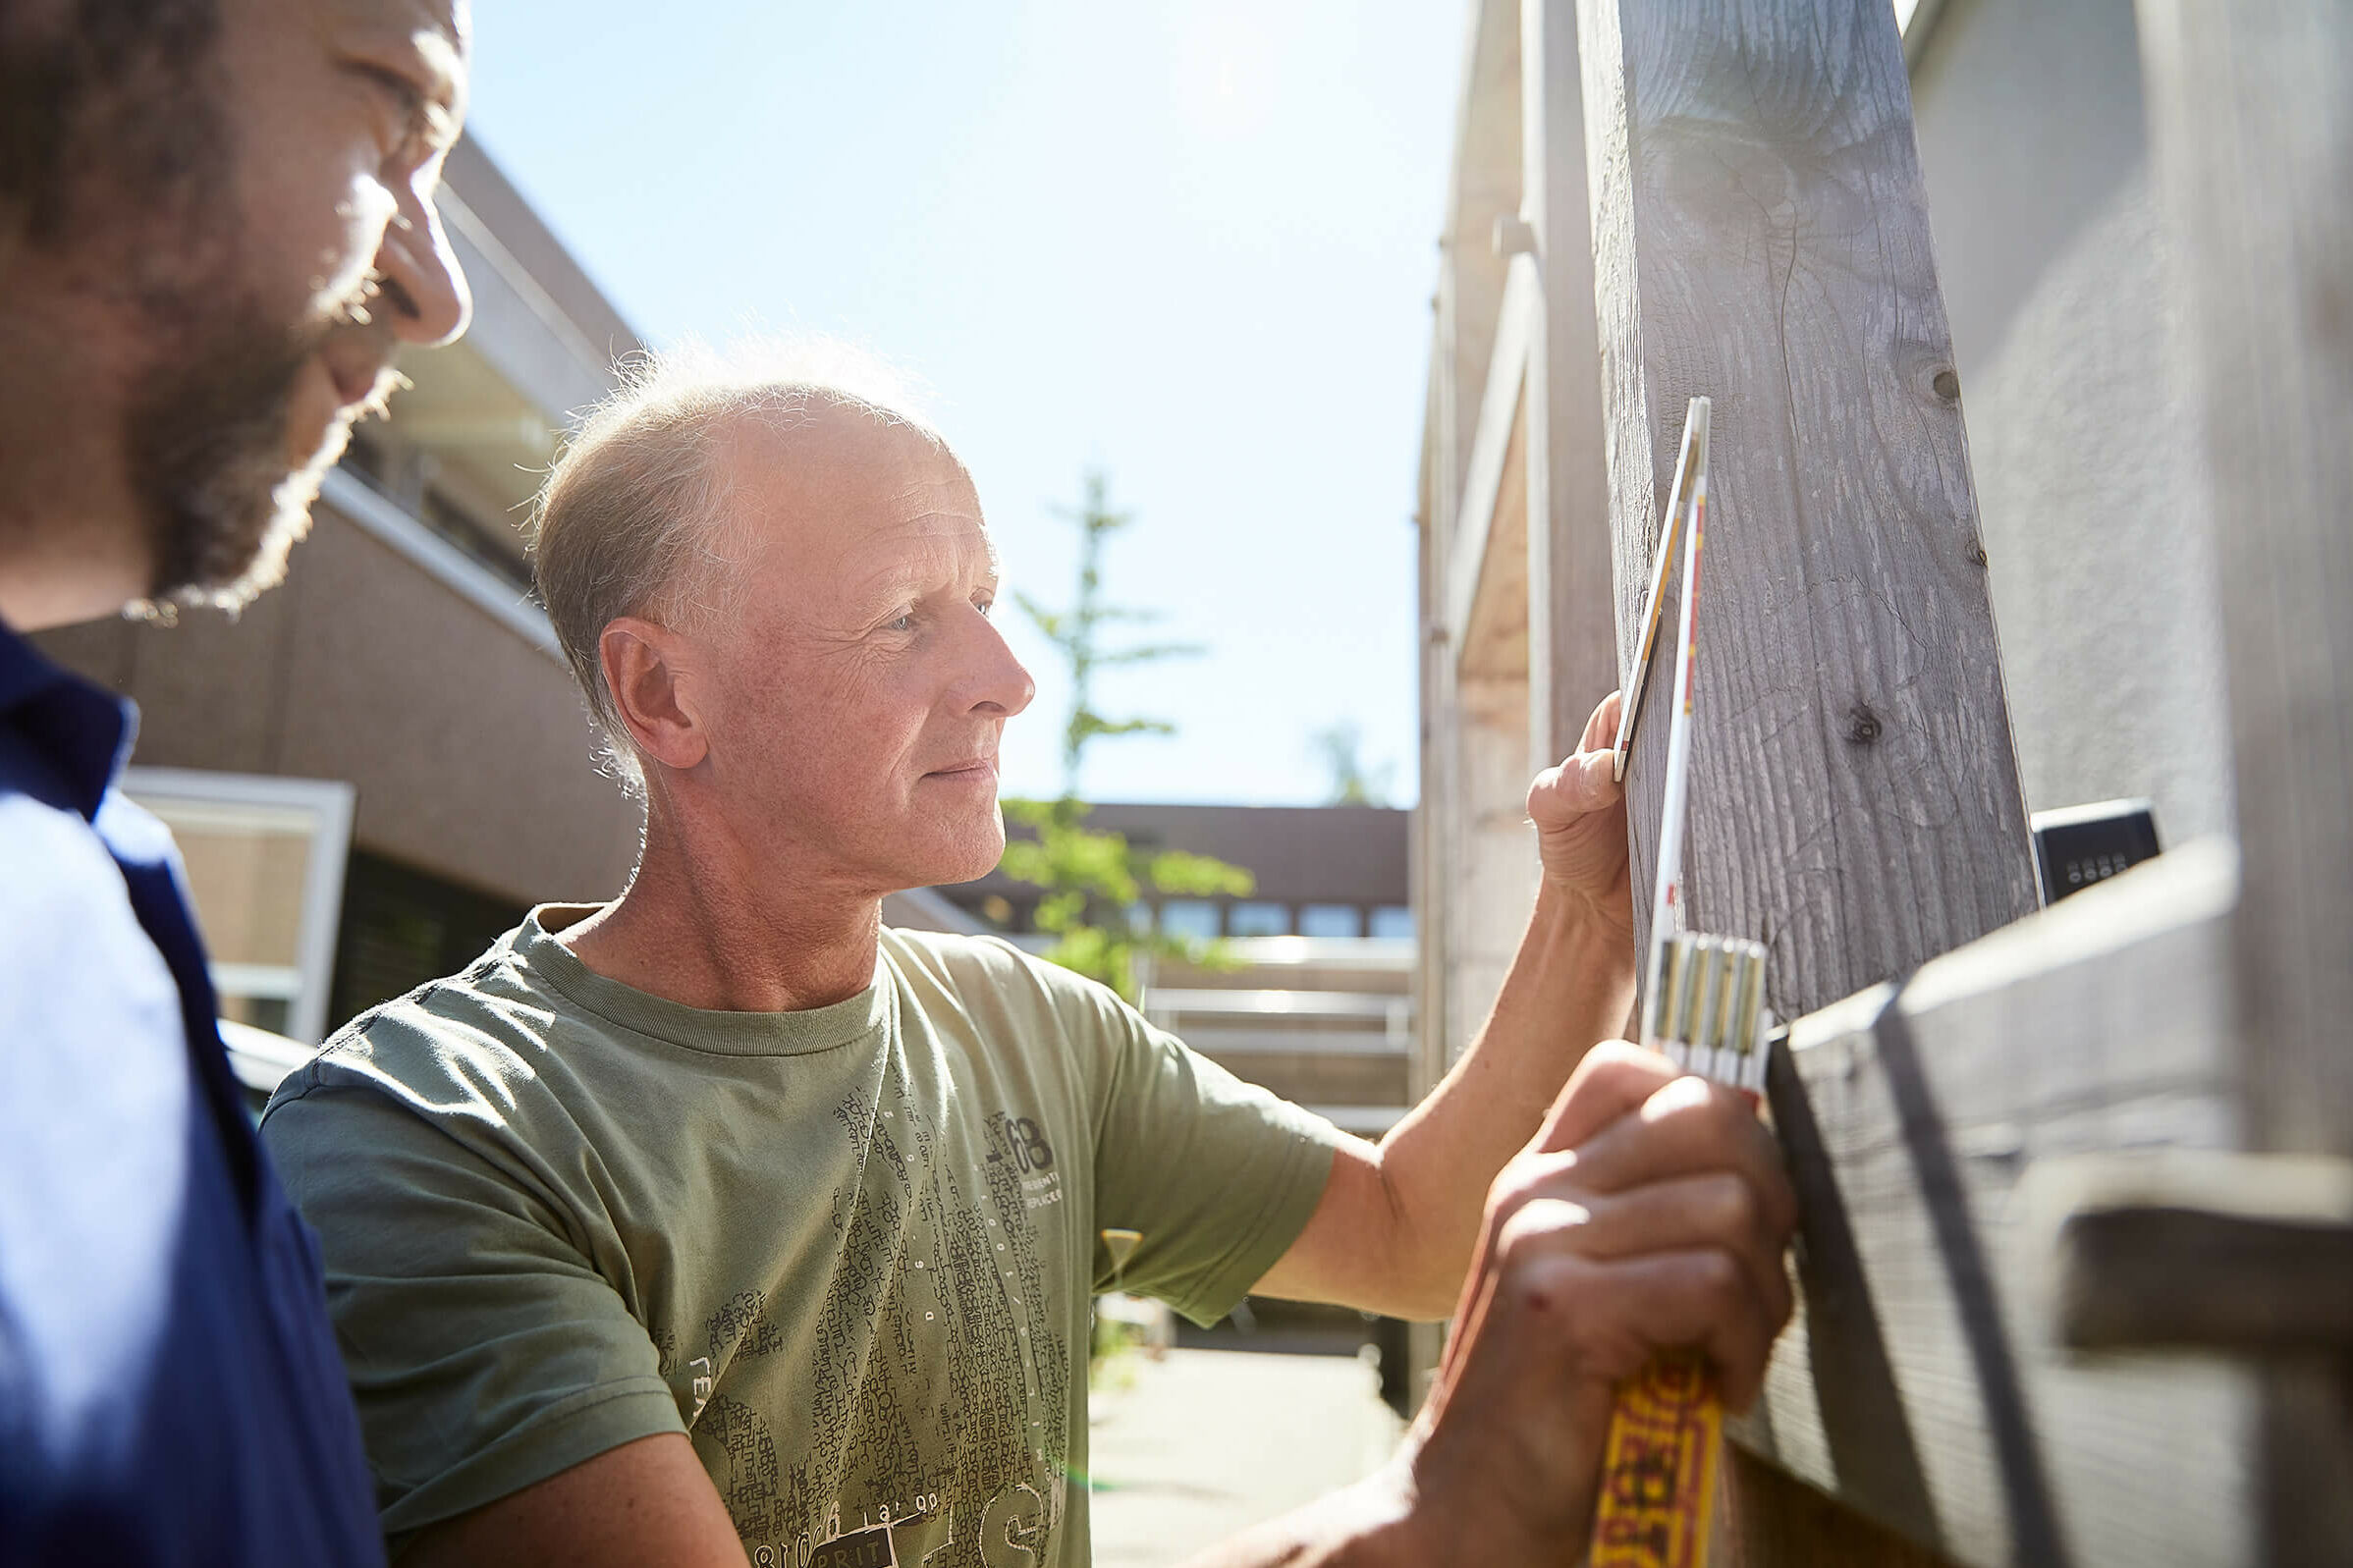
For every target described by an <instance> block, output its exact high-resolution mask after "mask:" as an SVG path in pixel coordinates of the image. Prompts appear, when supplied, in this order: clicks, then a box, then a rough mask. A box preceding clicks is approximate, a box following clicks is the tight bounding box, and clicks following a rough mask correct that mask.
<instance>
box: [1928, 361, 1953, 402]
mask: <svg viewBox="0 0 2353 1568" xmlns="http://www.w3.org/2000/svg"><path fill="white" fill-rule="evenodd" d="M1929 385H1930V386H1931V387H1933V388H1935V389H1936V393H1937V396H1938V397H1940V398H1943V400H1944V401H1945V402H1946V403H1958V402H1960V401H1961V378H1960V377H1959V376H1957V375H1954V374H1953V373H1952V371H1951V370H1950V369H1944V370H1940V371H1938V372H1937V375H1936V379H1935V380H1933V381H1931V382H1930V383H1929Z"/></svg>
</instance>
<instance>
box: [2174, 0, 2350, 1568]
mask: <svg viewBox="0 0 2353 1568" xmlns="http://www.w3.org/2000/svg"><path fill="white" fill-rule="evenodd" d="M2140 20H2141V34H2142V40H2143V45H2142V47H2143V60H2144V65H2145V71H2146V76H2147V79H2148V98H2149V105H2150V128H2151V140H2152V145H2153V153H2154V164H2155V168H2156V172H2157V184H2158V188H2159V189H2160V191H2161V200H2162V201H2163V203H2164V206H2165V209H2166V217H2167V220H2168V222H2169V223H2170V225H2171V227H2172V229H2173V232H2174V235H2175V236H2176V241H2177V245H2178V249H2179V254H2180V256H2181V267H2180V276H2181V279H2182V281H2183V285H2184V287H2185V289H2186V294H2187V298H2186V301H2185V302H2186V305H2187V310H2186V316H2187V320H2188V326H2189V337H2190V342H2191V344H2192V363H2191V366H2190V371H2191V376H2192V380H2193V384H2194V386H2195V388H2196V391H2197V394H2198V397H2199V401H2200V402H2201V404H2202V405H2203V419H2204V422H2205V426H2206V439H2207V457H2208V460H2209V463H2210V464H2211V467H2212V471H2213V474H2214V482H2215V498H2214V505H2215V511H2214V515H2215V517H2216V522H2217V525H2218V528H2219V534H2218V539H2217V543H2218V545H2219V550H2218V552H2217V553H2218V555H2219V557H2220V560H2221V564H2222V571H2221V577H2222V625H2223V643H2224V655H2225V660H2226V663H2227V666H2228V677H2229V683H2228V689H2229V693H2230V706H2231V753H2232V760H2233V763H2234V765H2235V769H2236V776H2237V790H2238V822H2239V837H2240V842H2241V846H2242V850H2243V853H2244V855H2245V862H2246V898H2245V903H2244V905H2243V908H2242V910H2241V919H2240V924H2239V930H2238V935H2237V972H2238V977H2239V983H2240V994H2241V1005H2242V1009H2243V1011H2242V1018H2241V1022H2242V1024H2243V1027H2244V1029H2245V1036H2244V1039H2245V1047H2244V1050H2245V1060H2244V1067H2245V1074H2246V1085H2247V1094H2248V1106H2249V1129H2248V1130H2249V1134H2250V1141H2251V1146H2252V1147H2254V1148H2257V1149H2262V1150H2271V1151H2287V1152H2294V1153H2305V1154H2335V1155H2344V1154H2348V1153H2353V1115H2349V1114H2348V1109H2347V1108H2348V1107H2353V1043H2349V1042H2353V1024H2349V1020H2353V527H2348V526H2347V522H2346V515H2345V513H2346V507H2347V504H2348V498H2353V439H2348V432H2353V90H2349V89H2348V86H2347V83H2348V82H2353V8H2348V7H2347V6H2345V5H2343V4H2317V5H2316V4H2313V3H2311V0H2233V3H2232V4H2230V5H2227V6H2217V5H2211V4H2199V3H2192V0H2142V4H2141V7H2140ZM2267 1389H2268V1395H2269V1399H2268V1404H2269V1414H2268V1416H2267V1419H2266V1430H2265V1433H2264V1450H2265V1476H2266V1486H2267V1488H2268V1495H2269V1502H2268V1504H2267V1516H2268V1536H2267V1540H2266V1548H2267V1550H2268V1551H2270V1552H2271V1554H2272V1556H2273V1558H2274V1560H2277V1561H2282V1562H2287V1561H2301V1562H2314V1563H2319V1562H2332V1563H2341V1562H2347V1561H2353V1368H2349V1364H2348V1363H2347V1361H2345V1360H2344V1359H2341V1358H2339V1359H2336V1360H2334V1361H2328V1360H2320V1361H2314V1362H2312V1363H2310V1364H2307V1365H2303V1366H2294V1367H2290V1366H2275V1367H2273V1368H2272V1369H2271V1373H2270V1375H2269V1379H2268V1383H2267Z"/></svg>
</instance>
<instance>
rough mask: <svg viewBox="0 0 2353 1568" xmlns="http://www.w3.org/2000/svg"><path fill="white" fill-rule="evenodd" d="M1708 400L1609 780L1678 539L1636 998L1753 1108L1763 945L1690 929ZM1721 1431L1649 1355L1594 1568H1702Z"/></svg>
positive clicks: (1616, 1445) (1718, 1414)
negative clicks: (1679, 560)
mask: <svg viewBox="0 0 2353 1568" xmlns="http://www.w3.org/2000/svg"><path fill="white" fill-rule="evenodd" d="M1708 413H1709V403H1708V400H1707V399H1705V398H1694V399H1692V400H1691V407H1690V411H1689V412H1688V413H1687V414H1686V415H1685V416H1684V423H1683V446H1682V451H1681V452H1680V454H1678V455H1677V457H1676V459H1675V472H1674V483H1673V484H1672V485H1671V486H1670V487H1669V491H1668V496H1667V516H1666V521H1665V527H1664V529H1663V533H1662V537H1661V538H1660V541H1659V558H1658V561H1657V563H1656V564H1655V565H1654V566H1653V567H1652V568H1651V586H1650V596H1649V600H1648V602H1647V603H1646V604H1645V606H1644V608H1643V613H1642V643H1641V647H1640V649H1639V651H1638V652H1637V654H1636V655H1635V664H1634V677H1633V679H1632V680H1631V681H1630V682H1628V684H1627V687H1626V694H1625V698H1624V700H1623V702H1622V703H1621V705H1620V706H1621V711H1620V714H1619V717H1618V726H1617V745H1616V756H1615V760H1614V769H1615V772H1616V774H1617V777H1619V778H1620V779H1623V778H1624V777H1625V770H1626V760H1627V751H1628V748H1629V747H1631V746H1632V744H1633V741H1634V727H1635V725H1636V723H1637V722H1638V721H1639V720H1640V718H1641V714H1642V696H1643V690H1644V687H1645V686H1646V685H1647V684H1648V680H1649V676H1650V670H1651V664H1652V655H1653V654H1654V653H1655V651H1656V650H1657V647H1658V642H1659V622H1660V612H1661V610H1662V608H1663V604H1664V600H1665V598H1666V589H1667V577H1668V568H1669V564H1670V563H1671V561H1672V560H1673V555H1674V547H1675V543H1676V539H1677V536H1678V534H1679V535H1680V537H1681V541H1682V546H1683V602H1682V612H1681V616H1680V638H1679V644H1678V648H1677V653H1676V658H1675V687H1674V689H1675V696H1674V704H1675V706H1674V709H1673V711H1672V713H1671V714H1670V716H1669V721H1668V724H1669V728H1668V732H1667V787H1666V791H1665V798H1664V801H1663V808H1662V811H1661V816H1660V825H1659V868H1658V870H1659V881H1658V896H1657V897H1656V898H1655V899H1654V900H1653V902H1652V904H1651V929H1652V942H1651V948H1650V954H1649V964H1648V968H1647V971H1646V976H1645V984H1644V986H1643V993H1642V1043H1643V1044H1644V1045H1646V1046H1648V1047H1650V1048H1651V1049H1652V1050H1654V1051H1657V1052H1660V1053H1662V1054H1665V1055H1666V1056H1667V1057H1668V1058H1669V1059H1670V1060H1671V1061H1673V1062H1674V1063H1675V1065H1676V1066H1678V1067H1681V1068H1682V1069H1683V1070H1685V1071H1686V1072H1692V1073H1696V1074H1698V1075H1699V1076H1701V1077H1703V1078H1711V1079H1714V1080H1716V1081H1717V1082H1719V1083H1724V1084H1730V1085H1732V1086H1733V1087H1735V1088H1738V1089H1740V1090H1742V1091H1744V1092H1746V1093H1747V1094H1748V1096H1749V1097H1750V1098H1751V1100H1752V1101H1753V1100H1755V1099H1756V1098H1757V1097H1759V1096H1760V1095H1762V1093H1763V1092H1764V1088H1765V1060H1766V1042H1767V1036H1768V1034H1769V1032H1770V1031H1771V1030H1772V1028H1773V1017H1772V1014H1771V1013H1770V1012H1768V1011H1767V1010H1766V1007H1765V947H1764V945H1763V944H1762V943H1755V942H1744V941H1741V940H1740V939H1738V938H1731V937H1707V936H1699V935H1695V934H1693V933H1691V932H1687V931H1685V930H1684V929H1683V913H1684V911H1683V885H1682V884H1683V828H1684V823H1685V821H1686V819H1687V816H1688V814H1689V805H1690V775H1691V686H1692V676H1693V674H1694V672H1695V670H1696V668H1697V664H1698V659H1697V644H1696V639H1695V637H1694V633H1695V631H1696V630H1697V627H1698V610H1699V566H1700V546H1701V543H1702V541H1703V539H1704V538H1705V536H1706V532H1707V521H1708ZM1686 514H1688V518H1687V520H1686ZM1723 1432H1724V1400H1723V1398H1722V1397H1721V1395H1720V1394H1719V1393H1718V1392H1717V1388H1716V1379H1715V1376H1714V1374H1713V1373H1712V1372H1711V1371H1710V1370H1709V1367H1708V1364H1707V1362H1706V1361H1705V1359H1703V1358H1702V1357H1701V1356H1700V1355H1699V1354H1698V1353H1697V1352H1696V1351H1676V1352H1670V1353H1665V1354H1661V1355H1658V1356H1655V1357H1653V1358H1652V1360H1651V1362H1650V1364H1649V1365H1648V1366H1646V1367H1644V1368H1643V1370H1642V1371H1641V1372H1640V1373H1639V1374H1637V1375H1636V1376H1634V1377H1633V1378H1630V1379H1627V1380H1626V1381H1625V1382H1624V1383H1622V1384H1620V1385H1619V1387H1618V1390H1617V1405H1616V1408H1615V1409H1614V1411H1613V1412H1612V1415H1611V1418H1610V1435H1609V1440H1608V1443H1607V1445H1606V1446H1605V1448H1604V1449H1603V1454H1602V1487H1601V1491H1600V1494H1599V1495H1598V1497H1597V1498H1596V1500H1595V1504H1594V1516H1593V1549H1592V1554H1591V1556H1590V1558H1589V1559H1588V1560H1589V1562H1590V1563H1591V1565H1592V1568H1701V1565H1702V1564H1704V1563H1705V1562H1706V1560H1707V1550H1708V1511H1709V1508H1710V1506H1711V1504H1712V1502H1713V1500H1714V1495H1715V1490H1716V1475H1717V1467H1718V1464H1719V1461H1720V1458H1721V1453H1722V1447H1723Z"/></svg>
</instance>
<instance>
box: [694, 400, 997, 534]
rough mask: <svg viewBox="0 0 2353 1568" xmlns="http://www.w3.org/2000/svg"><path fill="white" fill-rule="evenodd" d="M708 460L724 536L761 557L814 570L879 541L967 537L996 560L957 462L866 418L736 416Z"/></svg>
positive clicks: (841, 412)
mask: <svg viewBox="0 0 2353 1568" xmlns="http://www.w3.org/2000/svg"><path fill="white" fill-rule="evenodd" d="M713 456H714V462H713V470H714V476H715V477H716V478H717V479H718V480H719V484H720V495H721V502H720V508H719V510H720V513H721V515H722V517H723V518H724V519H725V523H726V526H727V527H728V529H729V531H730V532H732V533H734V534H735V535H736V536H737V538H738V540H739V545H741V546H750V547H756V548H757V549H758V550H759V551H760V552H761V553H763V554H766V553H769V552H772V551H773V552H781V553H783V554H786V555H790V556H792V557H793V558H794V559H795V560H796V561H797V562H799V563H800V564H801V565H803V566H804V567H807V568H822V567H825V566H828V565H832V564H838V563H841V562H843V561H844V559H845V558H847V557H852V556H855V555H857V554H859V553H860V552H861V551H862V550H864V549H865V548H866V547H868V546H870V545H873V544H875V543H877V542H880V541H885V540H894V539H922V538H943V537H950V536H957V535H964V536H970V537H972V538H974V539H975V540H977V541H978V542H979V543H980V544H981V545H982V546H983V547H984V548H987V549H989V550H990V551H991V553H992V556H993V553H994V547H993V546H991V545H988V544H987V532H986V526H985V524H984V522H983V520H982V517H981V513H980V501H979V498H978V497H977V496H976V495H975V494H974V493H973V489H972V481H971V478H970V476H969V475H968V474H966V473H965V471H964V466H963V464H962V463H961V462H959V461H958V460H957V458H956V455H955V454H954V453H952V452H949V451H948V450H946V449H945V448H944V447H942V446H941V445H940V444H938V443H937V442H936V441H934V440H932V439H931V438H930V437H928V436H926V435H925V434H924V433H922V432H921V431H919V430H916V429H913V428H911V427H909V426H906V425H903V424H900V423H897V422H895V421H892V420H890V419H889V418H887V417H885V416H882V415H878V414H876V413H874V412H873V411H871V410H868V409H864V408H860V407H857V406H850V405H842V404H818V405H815V406H810V407H808V408H805V409H801V410H795V411H793V412H791V413H754V414H743V415H739V416H738V417H737V418H736V419H735V420H734V421H733V422H732V424H731V425H730V427H729V428H727V429H726V430H724V431H723V432H722V433H721V435H720V437H719V442H718V446H717V448H716V450H715V452H714V455H713Z"/></svg>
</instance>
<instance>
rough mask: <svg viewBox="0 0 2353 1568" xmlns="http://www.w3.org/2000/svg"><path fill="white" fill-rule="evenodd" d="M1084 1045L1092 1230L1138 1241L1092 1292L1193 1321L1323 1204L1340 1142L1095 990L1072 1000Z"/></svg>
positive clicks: (1235, 1290)
mask: <svg viewBox="0 0 2353 1568" xmlns="http://www.w3.org/2000/svg"><path fill="white" fill-rule="evenodd" d="M1066 1005H1067V1006H1074V1007H1075V1008H1076V1009H1077V1012H1078V1016H1077V1017H1075V1018H1074V1019H1073V1020H1072V1021H1073V1024H1074V1025H1075V1026H1076V1027H1079V1028H1085V1029H1091V1030H1092V1031H1094V1033H1095V1035H1096V1037H1097V1043H1098V1049H1099V1051H1100V1055H1099V1056H1098V1057H1097V1059H1098V1060H1099V1061H1100V1062H1101V1064H1102V1068H1103V1079H1102V1082H1101V1084H1100V1086H1099V1089H1098V1091H1097V1099H1096V1122H1095V1221H1096V1224H1097V1226H1098V1227H1099V1228H1100V1229H1114V1228H1118V1229H1125V1230H1133V1231H1136V1232H1138V1237H1137V1240H1136V1243H1135V1250H1134V1252H1133V1253H1132V1254H1131V1255H1130V1256H1129V1257H1128V1259H1127V1261H1126V1264H1125V1267H1124V1268H1123V1269H1119V1270H1117V1271H1115V1269H1114V1267H1113V1264H1112V1260H1111V1257H1110V1253H1109V1250H1108V1248H1107V1247H1106V1246H1105V1245H1104V1243H1103V1242H1102V1240H1101V1239H1100V1237H1098V1239H1097V1241H1096V1252H1095V1285H1096V1288H1097V1289H1099V1290H1102V1289H1110V1288H1112V1287H1113V1285H1114V1282H1115V1278H1116V1280H1117V1283H1118V1284H1119V1286H1120V1288H1122V1289H1125V1290H1129V1291H1132V1292H1134V1293H1136V1294H1138V1295H1147V1296H1157V1297H1159V1298H1160V1299H1162V1300H1164V1301H1166V1302H1167V1303H1168V1304H1169V1305H1170V1306H1172V1307H1174V1308H1175V1309H1176V1310H1177V1311H1178V1312H1180V1313H1182V1314H1184V1316H1185V1317H1187V1318H1189V1319H1191V1320H1192V1321H1193V1322H1194V1323H1197V1324H1200V1325H1204V1326H1206V1325H1210V1324H1213V1323H1216V1322H1217V1321H1218V1320H1219V1319H1220V1318H1223V1317H1225V1316H1226V1314H1227V1313H1229V1312H1231V1311H1232V1310H1233V1307H1234V1305H1235V1303H1237V1302H1239V1301H1240V1300H1241V1299H1242V1297H1243V1296H1245V1295H1247V1294H1248V1293H1249V1290H1250V1287H1251V1286H1252V1285H1254V1284H1256V1283H1257V1282H1258V1281H1259V1280H1260V1279H1261V1278H1262V1277H1264V1275H1265V1274H1266V1271H1268V1270H1270V1269H1272V1268H1273V1267H1274V1266H1275V1264H1276V1262H1277V1261H1278V1260H1279V1259H1281V1258H1282V1256H1283V1255H1284V1253H1286V1252H1287V1251H1288V1250H1289V1249H1290V1244H1291V1243H1292V1242H1293V1241H1294V1240H1296V1239H1297V1237H1298V1234H1299V1232H1300V1231H1301V1230H1302V1229H1304V1228H1305V1227H1306V1224H1307V1219H1308V1217H1309V1216H1310V1215H1312V1214H1313V1213H1314V1212H1315V1206H1316V1204H1317V1203H1318V1202H1319V1201H1320V1200H1321V1199H1322V1198H1323V1195H1324V1186H1325V1183H1326V1182H1327V1181H1328V1180H1329V1179H1330V1177H1331V1174H1332V1158H1333V1151H1334V1150H1335V1149H1337V1148H1338V1147H1339V1146H1340V1145H1341V1143H1343V1142H1345V1141H1346V1140H1347V1134H1345V1133H1343V1132H1341V1130H1340V1129H1339V1128H1337V1127H1335V1126H1333V1125H1332V1123H1330V1122H1329V1121H1326V1120H1325V1119H1324V1118H1323V1117H1321V1116H1318V1115H1316V1114H1314V1113H1313V1112H1312V1111H1308V1110H1304V1109H1301V1108H1299V1107H1297V1106H1294V1105H1292V1104H1290V1103H1289V1102H1288V1101H1286V1100H1283V1099H1281V1098H1279V1097H1277V1096H1276V1095H1273V1094H1271V1093H1269V1092H1268V1091H1266V1090H1264V1089H1261V1088H1259V1087H1257V1086H1256V1085H1255V1084H1246V1083H1243V1082H1242V1081H1241V1080H1240V1079H1238V1078H1236V1077H1234V1076H1233V1074H1231V1072H1228V1071H1227V1070H1226V1069H1225V1068H1223V1067H1221V1066H1219V1065H1218V1064H1217V1063H1216V1062H1214V1061H1211V1060H1210V1059H1209V1058H1208V1057H1206V1056H1203V1055H1201V1054H1198V1053H1196V1052H1193V1051H1192V1050H1190V1049H1188V1048H1187V1047H1186V1046H1185V1045H1184V1044H1183V1043H1182V1042H1181V1041H1179V1040H1177V1037H1176V1036H1174V1035H1171V1034H1168V1033H1166V1032H1164V1031H1162V1030H1159V1029H1155V1028H1153V1027H1152V1026H1151V1025H1150V1024H1149V1023H1146V1022H1145V1021H1144V1019H1143V1017H1142V1016H1141V1015H1140V1014H1138V1013H1137V1012H1136V1011H1135V1009H1133V1008H1132V1007H1129V1006H1128V1005H1127V1004H1126V1003H1124V1002H1122V1001H1121V1000H1119V999H1118V998H1117V997H1115V996H1113V995H1112V994H1111V993H1110V992H1108V991H1105V990H1102V989H1101V988H1099V987H1091V986H1090V987H1088V988H1086V990H1085V992H1083V993H1081V994H1079V995H1077V996H1075V997H1072V998H1071V999H1070V1000H1069V1001H1068V1002H1067V1003H1066Z"/></svg>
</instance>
